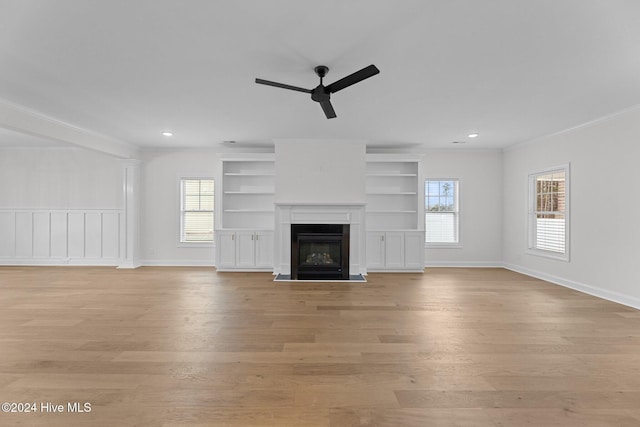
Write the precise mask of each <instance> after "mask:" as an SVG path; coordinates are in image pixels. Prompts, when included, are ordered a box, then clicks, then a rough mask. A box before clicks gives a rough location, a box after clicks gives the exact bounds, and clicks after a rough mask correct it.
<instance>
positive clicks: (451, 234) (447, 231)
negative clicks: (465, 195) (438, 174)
mask: <svg viewBox="0 0 640 427" xmlns="http://www.w3.org/2000/svg"><path fill="white" fill-rule="evenodd" d="M458 184H459V181H458V179H428V180H426V181H425V185H424V188H425V192H424V210H425V219H424V223H425V242H426V243H427V244H435V245H457V244H459V243H460V233H459V230H458V228H459V227H458V225H459V222H460V210H459V203H458Z"/></svg>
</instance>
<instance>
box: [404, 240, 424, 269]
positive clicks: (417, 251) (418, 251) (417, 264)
mask: <svg viewBox="0 0 640 427" xmlns="http://www.w3.org/2000/svg"><path fill="white" fill-rule="evenodd" d="M404 266H405V267H406V268H410V269H414V268H417V269H421V268H424V232H422V231H407V232H405V234H404Z"/></svg>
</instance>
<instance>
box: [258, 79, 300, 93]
mask: <svg viewBox="0 0 640 427" xmlns="http://www.w3.org/2000/svg"><path fill="white" fill-rule="evenodd" d="M256 83H258V84H261V85H267V86H274V87H279V88H282V89H289V90H297V91H298V92H304V93H311V89H305V88H303V87H298V86H291V85H286V84H284V83H277V82H272V81H269V80H263V79H256Z"/></svg>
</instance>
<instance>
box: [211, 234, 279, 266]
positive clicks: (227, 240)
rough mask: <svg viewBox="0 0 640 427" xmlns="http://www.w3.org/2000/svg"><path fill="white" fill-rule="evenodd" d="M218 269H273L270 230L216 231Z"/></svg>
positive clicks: (271, 235)
mask: <svg viewBox="0 0 640 427" xmlns="http://www.w3.org/2000/svg"><path fill="white" fill-rule="evenodd" d="M216 255H217V256H216V258H217V263H216V266H217V268H218V271H230V270H266V271H271V270H272V269H273V231H272V230H235V231H232V230H219V231H217V232H216Z"/></svg>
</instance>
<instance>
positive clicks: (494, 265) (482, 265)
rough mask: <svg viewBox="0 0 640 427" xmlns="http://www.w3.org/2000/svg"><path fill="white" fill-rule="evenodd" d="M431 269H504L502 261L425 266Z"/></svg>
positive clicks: (441, 262)
mask: <svg viewBox="0 0 640 427" xmlns="http://www.w3.org/2000/svg"><path fill="white" fill-rule="evenodd" d="M424 266H425V268H429V267H460V268H502V267H504V264H503V263H502V262H501V261H428V262H425V264H424Z"/></svg>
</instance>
